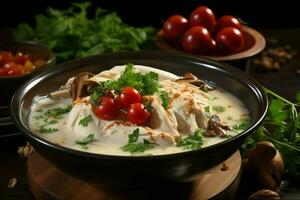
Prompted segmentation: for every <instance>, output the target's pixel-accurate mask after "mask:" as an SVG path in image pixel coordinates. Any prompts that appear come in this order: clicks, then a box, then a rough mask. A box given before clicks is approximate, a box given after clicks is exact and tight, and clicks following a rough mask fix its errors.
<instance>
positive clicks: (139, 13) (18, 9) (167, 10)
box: [0, 0, 300, 27]
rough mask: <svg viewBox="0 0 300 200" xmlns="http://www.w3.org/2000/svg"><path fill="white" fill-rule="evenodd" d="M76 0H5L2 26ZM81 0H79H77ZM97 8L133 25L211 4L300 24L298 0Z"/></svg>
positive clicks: (127, 2)
mask: <svg viewBox="0 0 300 200" xmlns="http://www.w3.org/2000/svg"><path fill="white" fill-rule="evenodd" d="M71 2H75V1H74V0H73V1H72V0H19V1H16V0H4V1H1V3H0V27H14V26H16V25H17V24H18V23H20V22H24V21H25V22H33V21H34V15H36V14H39V13H45V11H46V8H47V7H48V6H52V7H55V8H67V7H69V4H70V3H71ZM77 2H78V1H77ZM92 2H93V5H94V6H93V7H96V6H101V7H103V8H107V9H110V10H112V11H117V12H118V13H119V14H120V16H121V17H122V18H123V20H124V21H125V22H127V23H129V24H131V25H141V26H142V25H155V26H157V27H160V26H161V24H162V21H163V20H164V19H166V18H167V16H169V15H172V14H176V13H181V14H183V15H185V16H188V15H189V13H190V12H191V10H192V9H193V8H195V7H196V6H198V5H208V6H210V7H211V8H212V9H213V10H214V11H215V13H216V15H217V16H221V15H223V14H231V15H235V16H238V17H240V18H241V19H242V20H243V21H245V22H247V23H249V25H250V26H252V27H300V14H299V13H300V12H299V8H298V6H297V5H296V4H297V3H296V2H297V1H295V0H285V1H268V0H265V1H263V0H252V1H251V0H202V1H201V0H197V1H196V0H160V1H154V0H149V1H147V0H139V1H133V0H93V1H92Z"/></svg>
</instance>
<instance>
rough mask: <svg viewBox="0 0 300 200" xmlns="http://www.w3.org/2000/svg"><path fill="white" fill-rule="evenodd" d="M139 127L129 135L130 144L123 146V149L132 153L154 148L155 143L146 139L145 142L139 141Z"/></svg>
mask: <svg viewBox="0 0 300 200" xmlns="http://www.w3.org/2000/svg"><path fill="white" fill-rule="evenodd" d="M139 131H140V130H139V129H138V128H137V129H135V130H134V131H133V132H132V133H131V134H129V135H128V144H126V145H124V146H122V147H121V149H122V150H123V151H126V152H130V153H143V152H144V151H146V150H149V149H153V148H154V147H155V144H154V143H151V142H149V141H148V140H146V139H144V140H143V142H139V143H138V142H137V141H138V139H139Z"/></svg>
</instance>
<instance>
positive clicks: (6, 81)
mask: <svg viewBox="0 0 300 200" xmlns="http://www.w3.org/2000/svg"><path fill="white" fill-rule="evenodd" d="M0 51H10V52H12V53H13V54H15V53H17V52H18V51H20V52H22V53H28V54H29V55H31V56H32V58H33V59H43V60H45V61H46V64H44V65H42V66H40V67H39V68H37V69H36V70H34V71H32V72H31V73H29V74H25V75H22V76H9V77H6V76H0V85H2V86H4V87H2V89H1V94H0V105H6V104H9V103H10V100H11V97H12V96H13V94H14V93H15V91H16V89H17V88H18V87H19V86H21V85H22V84H23V83H24V82H25V81H27V80H29V79H30V78H31V77H33V76H35V75H36V74H37V73H39V72H40V71H42V70H43V69H45V68H46V67H49V66H52V65H54V64H55V57H54V55H53V53H52V52H51V50H50V49H49V48H48V47H46V46H44V45H43V44H39V43H36V42H19V41H14V40H9V39H3V38H0Z"/></svg>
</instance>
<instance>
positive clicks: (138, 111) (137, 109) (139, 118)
mask: <svg viewBox="0 0 300 200" xmlns="http://www.w3.org/2000/svg"><path fill="white" fill-rule="evenodd" d="M127 117H128V119H129V121H131V122H132V123H134V124H138V125H142V124H145V123H146V122H147V121H148V119H149V117H150V113H149V112H148V111H147V110H146V109H145V107H144V105H143V104H142V103H134V104H131V105H130V107H129V109H128V111H127Z"/></svg>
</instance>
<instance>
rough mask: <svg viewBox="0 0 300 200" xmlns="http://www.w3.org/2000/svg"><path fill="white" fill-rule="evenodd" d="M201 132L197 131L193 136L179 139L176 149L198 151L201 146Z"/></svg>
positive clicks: (200, 130)
mask: <svg viewBox="0 0 300 200" xmlns="http://www.w3.org/2000/svg"><path fill="white" fill-rule="evenodd" d="M202 133H203V130H202V129H198V130H197V131H195V133H194V134H193V135H189V136H188V137H185V138H180V139H179V140H178V142H177V146H178V147H182V148H183V149H189V150H196V149H200V148H201V147H202V145H203V136H202Z"/></svg>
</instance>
